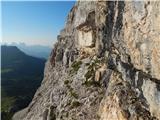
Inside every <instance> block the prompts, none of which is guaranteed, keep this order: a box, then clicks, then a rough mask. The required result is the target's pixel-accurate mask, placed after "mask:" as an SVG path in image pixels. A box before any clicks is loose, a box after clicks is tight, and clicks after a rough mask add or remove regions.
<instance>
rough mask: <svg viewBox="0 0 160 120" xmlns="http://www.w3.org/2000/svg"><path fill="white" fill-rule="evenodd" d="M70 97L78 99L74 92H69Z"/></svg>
mask: <svg viewBox="0 0 160 120" xmlns="http://www.w3.org/2000/svg"><path fill="white" fill-rule="evenodd" d="M70 94H71V96H72V97H74V98H76V99H78V94H77V93H76V92H74V91H73V90H72V91H71V92H70Z"/></svg>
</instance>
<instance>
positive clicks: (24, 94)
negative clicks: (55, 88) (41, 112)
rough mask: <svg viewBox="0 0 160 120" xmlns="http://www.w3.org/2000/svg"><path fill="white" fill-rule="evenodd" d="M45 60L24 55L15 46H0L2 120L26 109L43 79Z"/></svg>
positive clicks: (8, 119)
mask: <svg viewBox="0 0 160 120" xmlns="http://www.w3.org/2000/svg"><path fill="white" fill-rule="evenodd" d="M44 64H45V59H40V58H36V57H32V56H29V55H26V54H25V53H24V52H22V51H21V50H20V49H18V48H17V47H16V46H6V45H2V46H1V90H2V100H1V103H2V106H1V108H2V109H1V112H2V120H10V119H11V116H12V114H13V113H14V112H16V111H18V110H20V109H22V108H24V107H26V106H27V105H28V104H29V102H30V101H31V100H32V97H33V95H34V93H35V91H36V90H37V88H38V87H39V86H40V84H41V81H42V79H43V70H44Z"/></svg>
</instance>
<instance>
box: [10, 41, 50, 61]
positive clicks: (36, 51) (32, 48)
mask: <svg viewBox="0 0 160 120" xmlns="http://www.w3.org/2000/svg"><path fill="white" fill-rule="evenodd" d="M11 45H12V46H17V47H18V48H19V49H20V50H22V51H23V52H25V53H26V54H28V55H31V56H35V57H39V58H45V59H47V58H48V56H49V54H50V52H51V50H52V49H51V48H50V47H48V46H42V45H26V44H25V43H12V44H11Z"/></svg>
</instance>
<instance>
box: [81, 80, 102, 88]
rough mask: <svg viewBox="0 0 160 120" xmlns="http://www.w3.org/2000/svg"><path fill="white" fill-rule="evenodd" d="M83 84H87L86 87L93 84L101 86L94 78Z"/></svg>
mask: <svg viewBox="0 0 160 120" xmlns="http://www.w3.org/2000/svg"><path fill="white" fill-rule="evenodd" d="M82 85H85V86H86V87H91V86H94V87H100V86H101V85H100V83H99V82H96V81H94V80H86V81H85V82H84V83H82Z"/></svg>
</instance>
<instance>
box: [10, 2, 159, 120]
mask: <svg viewBox="0 0 160 120" xmlns="http://www.w3.org/2000/svg"><path fill="white" fill-rule="evenodd" d="M159 22H160V2H159V1H132V2H129V1H81V0H79V1H78V2H77V3H76V4H75V5H74V6H73V8H72V9H71V11H70V13H69V14H68V18H67V21H66V25H65V28H64V29H63V30H62V31H61V32H60V35H59V36H58V37H57V39H58V40H57V43H56V44H55V46H54V49H53V51H52V53H51V55H50V57H49V59H48V61H47V64H46V66H45V75H44V79H43V82H42V84H41V87H40V88H39V89H38V91H37V92H36V94H35V96H34V98H33V100H32V102H31V103H30V105H29V106H28V107H27V108H26V109H24V110H23V111H20V112H18V113H17V114H15V115H14V117H13V119H14V120H18V119H19V120H139V119H140V120H157V119H160V109H159V108H160V74H159V73H160V54H159V53H160V35H159V33H160V25H159Z"/></svg>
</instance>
